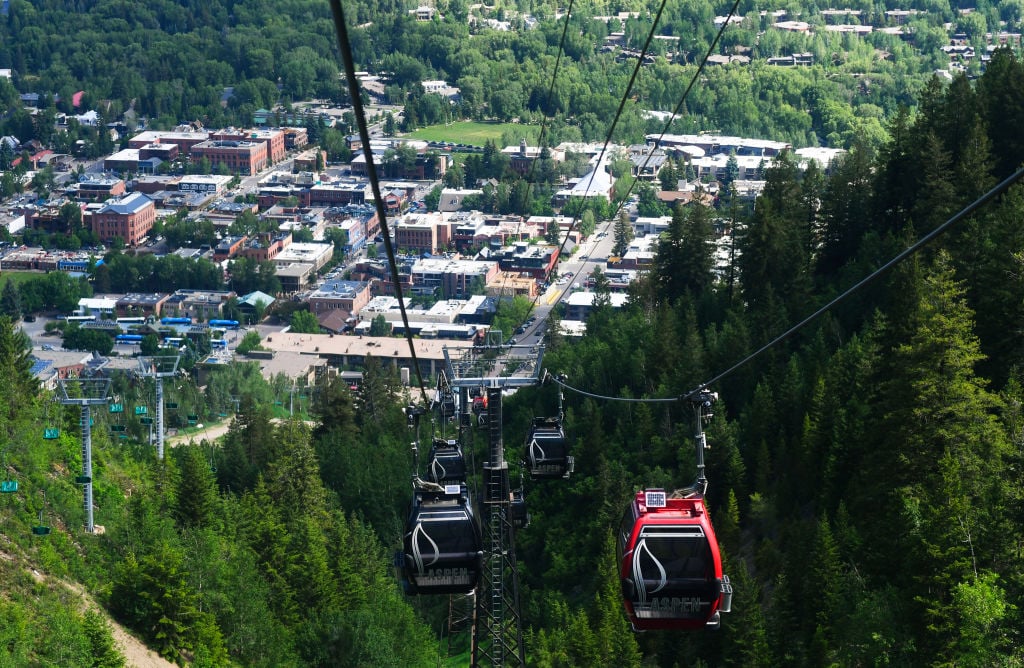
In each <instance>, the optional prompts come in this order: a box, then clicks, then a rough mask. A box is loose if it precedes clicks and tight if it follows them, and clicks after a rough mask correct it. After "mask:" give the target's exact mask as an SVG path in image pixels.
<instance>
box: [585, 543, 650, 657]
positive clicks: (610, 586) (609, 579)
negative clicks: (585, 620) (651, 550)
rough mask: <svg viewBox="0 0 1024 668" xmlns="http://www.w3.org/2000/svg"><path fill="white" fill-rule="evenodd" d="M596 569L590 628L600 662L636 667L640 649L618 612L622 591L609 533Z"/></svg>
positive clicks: (623, 616)
mask: <svg viewBox="0 0 1024 668" xmlns="http://www.w3.org/2000/svg"><path fill="white" fill-rule="evenodd" d="M599 563H600V566H599V568H598V573H599V578H600V579H599V584H598V590H597V595H596V596H595V598H594V614H593V622H592V625H593V627H594V628H595V629H596V630H597V643H598V651H599V655H600V657H601V662H600V663H599V664H595V665H602V666H608V667H609V668H619V667H620V666H622V667H628V666H633V667H635V668H639V666H640V658H641V657H640V649H639V647H637V644H636V640H635V636H634V635H633V633H632V631H631V630H630V628H629V623H628V622H627V621H626V617H625V615H624V614H623V612H622V592H621V588H620V584H619V575H618V572H617V569H616V563H615V539H614V537H613V536H612V535H611V533H609V534H608V535H607V537H606V538H605V545H604V550H603V552H602V555H601V559H600V562H599Z"/></svg>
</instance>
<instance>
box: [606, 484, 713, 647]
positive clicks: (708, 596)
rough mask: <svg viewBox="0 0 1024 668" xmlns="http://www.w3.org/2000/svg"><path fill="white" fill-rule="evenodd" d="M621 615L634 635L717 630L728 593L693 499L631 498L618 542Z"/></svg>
mask: <svg viewBox="0 0 1024 668" xmlns="http://www.w3.org/2000/svg"><path fill="white" fill-rule="evenodd" d="M618 559H619V577H620V580H621V584H622V594H623V602H624V604H625V608H626V615H627V616H628V617H629V621H630V623H631V624H632V625H633V628H634V629H635V630H637V631H648V630H698V629H717V628H718V627H719V625H720V624H721V617H720V613H722V612H728V611H729V608H730V607H731V603H732V587H731V586H730V584H729V578H728V576H724V575H723V574H722V559H721V556H720V555H719V551H718V541H717V540H716V539H715V531H714V528H713V527H712V526H711V519H710V517H709V516H708V513H707V509H706V508H705V506H704V500H703V499H702V498H701V497H700V496H699V495H693V496H690V497H678V498H675V497H670V496H669V495H667V494H666V493H665V491H664V490H660V489H651V490H645V491H642V492H637V494H636V497H635V498H634V499H633V501H632V502H631V503H630V505H629V508H627V509H626V513H625V515H624V516H623V519H622V524H621V525H620V527H619V536H618Z"/></svg>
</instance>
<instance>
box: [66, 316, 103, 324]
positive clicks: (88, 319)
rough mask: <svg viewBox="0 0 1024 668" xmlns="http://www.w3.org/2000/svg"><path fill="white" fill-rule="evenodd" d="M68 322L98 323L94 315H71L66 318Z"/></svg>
mask: <svg viewBox="0 0 1024 668" xmlns="http://www.w3.org/2000/svg"><path fill="white" fill-rule="evenodd" d="M65 320H67V321H68V322H77V323H79V324H81V323H83V322H96V316H94V315H69V316H68V317H67V318H65Z"/></svg>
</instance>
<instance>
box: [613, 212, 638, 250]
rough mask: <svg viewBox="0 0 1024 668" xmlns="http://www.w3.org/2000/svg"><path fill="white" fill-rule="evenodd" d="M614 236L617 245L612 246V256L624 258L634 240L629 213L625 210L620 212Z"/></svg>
mask: <svg viewBox="0 0 1024 668" xmlns="http://www.w3.org/2000/svg"><path fill="white" fill-rule="evenodd" d="M613 236H614V239H615V244H614V245H613V246H612V255H615V256H618V257H622V256H623V255H625V254H626V251H627V250H628V249H629V242H631V241H632V240H633V225H632V224H631V223H630V220H629V212H628V211H626V209H625V208H623V209H621V210H620V211H619V219H618V220H617V221H615V230H614V232H613Z"/></svg>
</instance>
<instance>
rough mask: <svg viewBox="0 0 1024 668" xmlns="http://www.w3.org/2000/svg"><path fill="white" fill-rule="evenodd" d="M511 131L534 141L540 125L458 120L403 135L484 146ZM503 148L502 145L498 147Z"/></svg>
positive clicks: (498, 140)
mask: <svg viewBox="0 0 1024 668" xmlns="http://www.w3.org/2000/svg"><path fill="white" fill-rule="evenodd" d="M505 132H511V133H512V134H514V135H515V136H516V137H520V138H522V137H525V138H526V140H527V142H530V143H532V142H534V141H536V139H537V135H538V134H539V133H540V126H537V125H520V124H519V123H475V122H472V121H458V122H455V123H449V124H448V125H431V126H430V127H426V128H421V129H419V130H417V131H415V132H410V133H409V134H407V135H403V136H404V137H406V138H408V139H422V140H424V141H448V142H452V143H453V144H470V145H472V146H483V145H484V143H485V142H486V141H487V140H488V139H491V140H493V141H494V142H495V143H499V142H500V141H501V135H502V134H503V133H505ZM498 148H502V147H500V146H499V147H498Z"/></svg>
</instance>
